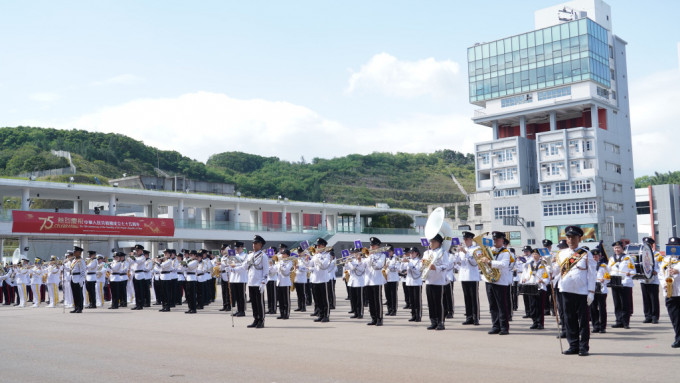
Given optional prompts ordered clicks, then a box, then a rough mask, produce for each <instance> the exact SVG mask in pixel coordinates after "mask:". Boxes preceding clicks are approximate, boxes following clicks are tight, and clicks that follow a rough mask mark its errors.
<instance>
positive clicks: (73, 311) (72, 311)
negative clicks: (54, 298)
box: [69, 310, 78, 314]
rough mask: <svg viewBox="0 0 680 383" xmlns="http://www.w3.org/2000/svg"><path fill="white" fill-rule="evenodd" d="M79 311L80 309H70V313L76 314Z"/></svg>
mask: <svg viewBox="0 0 680 383" xmlns="http://www.w3.org/2000/svg"><path fill="white" fill-rule="evenodd" d="M77 312H78V310H71V311H69V313H70V314H75V313H77Z"/></svg>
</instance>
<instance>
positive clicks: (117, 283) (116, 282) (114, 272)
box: [109, 252, 127, 310]
mask: <svg viewBox="0 0 680 383" xmlns="http://www.w3.org/2000/svg"><path fill="white" fill-rule="evenodd" d="M124 259H125V254H124V253H121V252H116V253H113V262H111V266H110V271H111V276H110V277H109V286H111V306H110V307H109V309H111V310H116V309H118V308H119V307H120V306H121V305H122V301H124V300H125V295H124V294H122V292H123V290H122V287H123V286H124V285H123V284H124V283H126V282H125V281H123V280H122V278H121V277H122V275H123V273H126V272H127V271H126V270H125V269H124V266H125V262H124V261H122V260H124Z"/></svg>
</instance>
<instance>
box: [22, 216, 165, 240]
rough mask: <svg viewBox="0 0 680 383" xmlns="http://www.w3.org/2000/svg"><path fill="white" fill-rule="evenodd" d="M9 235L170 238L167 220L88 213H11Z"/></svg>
mask: <svg viewBox="0 0 680 383" xmlns="http://www.w3.org/2000/svg"><path fill="white" fill-rule="evenodd" d="M12 218H13V221H14V222H13V224H12V232H13V233H42V234H88V235H125V236H140V237H142V236H143V237H172V236H174V235H175V222H174V221H173V220H172V219H171V218H142V217H124V216H108V215H92V214H67V213H49V212H40V211H23V210H13V211H12Z"/></svg>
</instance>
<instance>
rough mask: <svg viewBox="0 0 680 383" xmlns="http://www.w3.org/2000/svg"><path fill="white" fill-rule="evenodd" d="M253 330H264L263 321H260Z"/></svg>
mask: <svg viewBox="0 0 680 383" xmlns="http://www.w3.org/2000/svg"><path fill="white" fill-rule="evenodd" d="M255 328H264V321H260V322H259V323H258V324H257V326H255Z"/></svg>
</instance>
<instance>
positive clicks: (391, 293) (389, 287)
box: [385, 282, 399, 314]
mask: <svg viewBox="0 0 680 383" xmlns="http://www.w3.org/2000/svg"><path fill="white" fill-rule="evenodd" d="M398 290H399V282H387V283H385V300H386V301H387V312H388V313H390V314H396V313H397V291H398Z"/></svg>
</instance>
